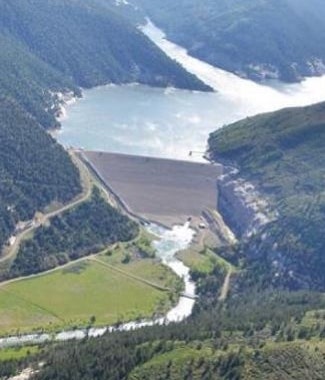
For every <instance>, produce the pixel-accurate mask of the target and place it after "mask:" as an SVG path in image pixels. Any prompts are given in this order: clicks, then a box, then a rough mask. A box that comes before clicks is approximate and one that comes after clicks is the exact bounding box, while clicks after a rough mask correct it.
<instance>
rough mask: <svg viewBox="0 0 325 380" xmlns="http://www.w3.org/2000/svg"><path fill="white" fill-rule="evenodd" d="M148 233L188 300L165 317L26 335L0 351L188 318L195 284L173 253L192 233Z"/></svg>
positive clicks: (1, 343) (179, 229)
mask: <svg viewBox="0 0 325 380" xmlns="http://www.w3.org/2000/svg"><path fill="white" fill-rule="evenodd" d="M147 228H148V231H149V232H150V233H151V234H153V235H155V236H156V237H157V240H155V241H154V243H153V244H154V246H155V248H156V256H157V257H159V258H160V259H161V260H162V262H163V263H164V264H165V265H167V266H169V267H170V268H171V269H172V270H173V271H174V272H175V273H176V274H177V275H178V276H180V277H182V278H183V280H184V285H185V289H184V293H185V294H186V295H187V297H180V298H179V300H178V303H177V305H175V307H173V308H172V309H171V310H170V311H169V312H168V313H167V314H166V316H165V317H161V318H157V319H154V320H142V321H132V322H128V323H124V324H121V325H119V326H106V327H98V328H97V327H94V328H90V329H89V330H87V329H75V330H70V331H61V332H58V333H54V334H48V333H44V334H41V333H40V334H29V335H19V336H18V335H17V336H10V337H6V338H0V348H5V347H13V346H18V345H23V344H40V343H44V342H50V341H67V340H71V339H83V338H85V337H86V336H87V335H88V336H89V337H99V336H102V335H104V334H105V333H106V332H108V331H110V332H113V331H129V330H134V329H138V328H141V327H146V326H153V325H162V324H164V323H171V322H180V321H182V320H183V319H185V318H187V317H188V316H190V315H191V313H192V309H193V306H194V303H195V300H194V297H195V284H194V282H193V281H192V280H191V278H190V274H189V268H187V267H186V266H185V265H184V264H183V263H182V262H181V261H180V260H178V259H177V258H176V257H175V254H176V253H177V252H178V251H180V250H183V249H186V248H187V247H188V246H189V245H190V244H191V241H192V239H193V235H194V231H193V230H192V229H191V228H189V225H188V224H185V225H184V226H175V227H174V228H173V229H172V230H166V229H164V228H162V227H159V226H156V225H154V224H151V225H149V226H148V227H147Z"/></svg>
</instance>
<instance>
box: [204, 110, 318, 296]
mask: <svg viewBox="0 0 325 380" xmlns="http://www.w3.org/2000/svg"><path fill="white" fill-rule="evenodd" d="M324 141H325V104H324V103H322V104H317V105H313V106H309V107H305V108H297V109H295V108H292V109H285V110H282V111H278V112H275V113H270V114H265V115H259V116H256V117H253V118H247V119H245V120H242V121H239V122H237V123H235V124H232V125H230V126H227V127H225V128H223V129H221V130H218V131H216V132H215V133H213V134H212V135H211V136H210V139H209V152H210V155H211V158H212V159H214V160H216V161H218V160H219V161H220V160H221V161H223V162H225V163H226V164H227V163H229V164H231V165H233V166H236V167H237V168H238V169H239V174H236V175H233V176H232V179H233V180H236V178H237V179H238V178H239V177H241V178H244V179H245V180H249V181H251V182H252V183H253V184H255V185H256V187H257V189H258V190H259V192H260V193H261V194H262V196H263V197H264V198H265V199H267V200H268V202H269V203H270V206H271V208H272V209H273V210H275V211H276V213H277V214H278V216H277V218H276V220H275V221H273V222H270V223H268V224H266V225H265V226H264V227H262V228H261V229H260V230H259V231H258V232H257V234H256V235H255V236H252V237H251V238H249V239H248V241H246V242H245V248H244V252H245V253H244V255H245V256H246V259H247V261H248V266H249V267H250V268H251V269H253V270H250V271H249V276H251V277H252V278H251V280H252V282H254V281H256V279H257V278H258V277H262V278H263V279H264V283H265V284H275V285H281V286H286V287H289V288H297V287H298V288H301V287H303V288H318V289H322V290H324V289H325V275H324V273H325V270H324V269H325V255H324V251H325V238H324V225H325V192H324V188H325V168H324V160H325V145H324Z"/></svg>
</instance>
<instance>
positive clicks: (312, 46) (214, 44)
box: [131, 0, 325, 82]
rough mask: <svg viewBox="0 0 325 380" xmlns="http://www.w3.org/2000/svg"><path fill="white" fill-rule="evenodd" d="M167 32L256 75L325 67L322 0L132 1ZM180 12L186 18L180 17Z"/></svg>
mask: <svg viewBox="0 0 325 380" xmlns="http://www.w3.org/2000/svg"><path fill="white" fill-rule="evenodd" d="M131 3H132V4H136V5H138V6H142V7H143V8H144V9H145V12H146V13H147V15H149V17H150V18H151V19H152V20H153V21H154V22H155V23H156V24H157V25H158V26H160V27H162V28H163V30H164V31H165V32H166V33H167V35H168V37H169V38H171V39H172V40H174V41H176V42H177V43H179V44H180V45H182V46H184V47H186V48H187V49H188V50H189V52H190V53H191V54H192V55H194V56H196V57H198V58H200V59H203V60H206V61H207V62H209V63H211V64H213V65H216V66H218V67H221V68H223V69H225V70H228V71H232V72H236V73H239V74H240V75H243V76H249V77H250V78H253V79H254V80H261V79H263V78H274V77H279V78H280V79H281V80H284V81H289V82H291V81H298V80H300V79H301V77H302V76H309V75H317V74H321V73H324V71H325V65H324V62H323V61H324V60H325V45H324V43H323V41H324V38H325V26H324V23H323V19H324V15H325V4H324V2H323V1H322V0H309V1H306V0H267V1H265V0H242V1H237V0H218V1H215V0H202V1H197V0H178V1H174V0H132V1H131ZM179 15H181V17H180V16H179Z"/></svg>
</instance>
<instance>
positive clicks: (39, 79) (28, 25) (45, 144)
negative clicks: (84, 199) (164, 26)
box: [0, 0, 209, 250]
mask: <svg viewBox="0 0 325 380" xmlns="http://www.w3.org/2000/svg"><path fill="white" fill-rule="evenodd" d="M0 50H1V54H0V133H1V139H0V181H1V182H0V187H1V189H0V201H1V202H0V203H1V205H0V250H1V249H2V247H3V244H4V243H5V241H7V239H8V237H9V236H10V235H11V234H13V232H14V228H15V224H16V223H17V222H18V221H20V220H28V219H31V218H32V216H33V215H34V213H35V211H36V210H42V209H43V208H44V207H45V206H47V205H48V204H49V203H51V202H52V201H58V202H67V201H69V200H71V199H72V198H73V197H74V196H75V195H76V194H77V193H78V192H79V191H80V183H79V173H78V171H77V169H76V168H74V166H73V165H72V162H71V161H70V158H69V156H68V154H67V153H66V152H64V150H63V149H62V148H61V147H60V146H59V145H58V144H56V143H55V142H54V140H53V139H52V138H50V137H49V136H48V135H47V133H46V132H45V131H44V130H43V129H42V128H41V127H45V128H52V127H57V126H58V125H59V123H58V121H57V118H56V116H57V115H58V113H59V110H60V106H61V103H62V101H63V99H64V95H67V96H80V95H81V88H80V87H92V86H96V85H101V84H107V83H129V82H135V81H138V82H140V83H146V84H150V85H155V86H168V85H173V86H177V87H181V88H188V89H197V90H209V88H208V87H207V86H205V85H204V84H203V83H202V82H200V81H199V80H198V79H196V78H195V77H194V76H193V75H191V74H188V73H187V72H186V71H185V70H184V69H183V68H182V67H181V66H179V65H178V64H177V63H176V62H174V61H172V60H170V59H169V58H168V57H167V56H166V55H164V54H163V53H162V52H161V51H160V50H159V49H158V48H157V47H156V46H155V45H154V44H153V43H151V42H150V41H149V40H148V38H147V37H145V36H144V35H143V34H142V33H141V32H140V31H138V30H137V29H136V28H135V27H134V26H133V25H132V24H131V23H129V22H128V21H126V20H124V18H123V17H121V16H119V15H117V14H115V13H114V12H113V11H112V10H111V9H110V8H106V7H105V8H104V7H101V6H99V5H97V4H91V3H89V4H87V2H83V1H81V0H73V1H70V0H69V1H67V0H54V1H50V0H45V1H44V0H23V1H20V0H12V1H9V2H8V1H6V0H0ZM63 94H64V95H63Z"/></svg>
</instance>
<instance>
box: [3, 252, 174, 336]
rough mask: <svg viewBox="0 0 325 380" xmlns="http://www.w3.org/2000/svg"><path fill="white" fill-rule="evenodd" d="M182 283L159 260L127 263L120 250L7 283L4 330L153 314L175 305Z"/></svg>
mask: <svg viewBox="0 0 325 380" xmlns="http://www.w3.org/2000/svg"><path fill="white" fill-rule="evenodd" d="M97 260H98V261H97ZM122 261H124V263H122ZM107 264H108V265H107ZM151 282H152V283H153V285H155V284H157V285H158V287H159V286H161V287H162V288H172V289H173V290H172V291H170V292H169V291H163V290H160V289H159V288H158V287H155V286H151ZM177 283H178V279H177V278H176V276H175V275H174V274H173V273H172V272H171V271H170V270H168V268H166V267H164V266H163V265H161V264H160V263H159V262H157V261H156V260H155V259H151V258H150V259H149V258H148V259H137V258H134V257H131V258H130V259H129V261H128V262H125V260H124V252H123V250H121V249H117V250H116V251H115V252H114V251H113V252H112V253H110V254H109V256H108V255H105V254H103V255H97V256H95V257H92V258H89V259H85V260H82V261H79V262H77V263H72V264H70V265H68V266H66V267H65V268H63V269H58V270H56V271H53V272H51V273H48V274H44V275H39V276H37V277H34V278H30V279H23V280H20V281H15V282H12V283H9V284H7V285H2V286H1V287H0V310H2V312H1V315H0V334H13V333H17V332H27V331H32V330H55V329H59V328H68V327H70V328H72V327H75V326H86V325H88V324H89V321H90V319H91V318H92V317H95V318H92V319H94V320H95V322H94V324H95V325H106V324H114V323H117V322H121V321H128V320H133V319H137V318H143V317H147V318H149V317H151V316H152V315H153V314H155V313H158V312H160V313H163V312H164V311H166V310H167V309H168V308H170V307H171V299H172V298H173V297H172V295H173V293H175V292H174V289H175V287H176V284H177Z"/></svg>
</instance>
